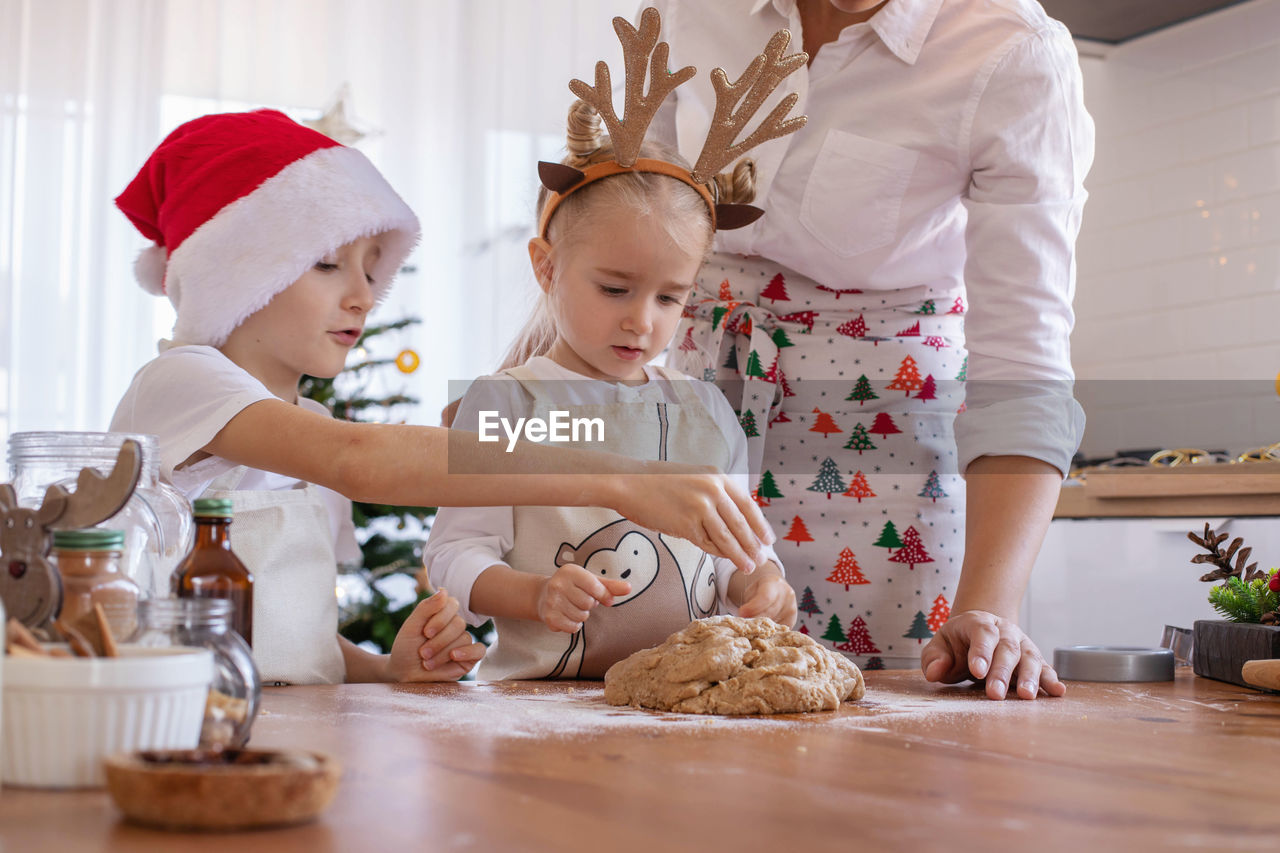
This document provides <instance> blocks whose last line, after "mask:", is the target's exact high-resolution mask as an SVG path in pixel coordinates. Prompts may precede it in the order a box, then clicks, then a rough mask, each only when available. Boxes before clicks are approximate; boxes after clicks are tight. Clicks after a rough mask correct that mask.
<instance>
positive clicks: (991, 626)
mask: <svg viewBox="0 0 1280 853" xmlns="http://www.w3.org/2000/svg"><path fill="white" fill-rule="evenodd" d="M920 669H921V671H922V672H924V677H925V679H926V680H928V681H942V682H945V683H947V684H954V683H955V682H957V681H964V680H965V679H968V678H973V679H980V678H985V679H986V682H987V684H986V687H987V697H988V698H990V699H1003V698H1005V695H1006V693H1007V691H1008V689H1009V685H1010V684H1014V683H1016V684H1017V692H1018V696H1019V697H1020V698H1022V699H1034V698H1036V695H1037V694H1038V692H1039V689H1040V688H1044V692H1045V693H1048V694H1049V695H1050V696H1061V695H1063V694H1064V693H1066V692H1067V687H1066V685H1065V684H1063V683H1062V682H1061V681H1059V680H1058V674H1057V673H1056V672H1054V671H1053V667H1051V666H1049V664H1048V663H1047V662H1046V661H1045V659H1044V658H1043V657H1042V656H1041V654H1040V650H1039V649H1038V648H1036V644H1035V643H1033V642H1031V638H1030V637H1028V636H1027V635H1026V634H1024V633H1023V631H1022V629H1021V628H1019V627H1018V624H1017V623H1016V622H1014V621H1012V620H1010V619H1002V618H1000V617H999V616H996V615H995V614H994V613H987V612H986V611H984V610H964V611H960V612H959V613H952V614H951V618H950V619H948V620H947V621H946V622H945V623H944V624H943V625H942V627H941V628H939V629H938V633H936V634H934V635H933V639H932V640H930V641H929V644H928V645H927V646H925V647H924V651H923V652H921V654H920ZM1015 678H1016V679H1017V680H1016V682H1015V681H1014V679H1015Z"/></svg>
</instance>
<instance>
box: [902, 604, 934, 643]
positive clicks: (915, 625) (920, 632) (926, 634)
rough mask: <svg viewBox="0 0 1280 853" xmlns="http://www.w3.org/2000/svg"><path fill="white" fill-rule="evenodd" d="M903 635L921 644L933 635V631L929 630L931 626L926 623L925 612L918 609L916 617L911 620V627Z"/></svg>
mask: <svg viewBox="0 0 1280 853" xmlns="http://www.w3.org/2000/svg"><path fill="white" fill-rule="evenodd" d="M902 636H904V637H907V638H909V639H912V640H915V641H916V644H917V645H919V643H920V642H922V641H923V640H927V639H929V638H930V637H932V636H933V632H932V631H930V630H929V626H928V625H927V624H925V621H924V613H923V612H922V611H919V610H917V611H916V615H915V618H914V619H913V620H912V621H911V627H910V628H908V629H907V633H905V634H903V635H902Z"/></svg>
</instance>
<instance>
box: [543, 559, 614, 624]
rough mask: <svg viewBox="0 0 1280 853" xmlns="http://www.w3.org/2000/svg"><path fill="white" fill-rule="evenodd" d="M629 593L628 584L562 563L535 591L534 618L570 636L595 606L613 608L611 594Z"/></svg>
mask: <svg viewBox="0 0 1280 853" xmlns="http://www.w3.org/2000/svg"><path fill="white" fill-rule="evenodd" d="M629 592H631V584H629V583H627V582H626V581H620V580H614V579H613V578H598V577H596V576H595V575H593V574H591V572H589V571H587V570H586V569H584V568H582V566H575V565H573V564H572V563H566V564H565V565H563V566H561V567H560V568H559V569H557V570H556V573H555V574H554V575H552V576H551V577H549V578H547V580H546V582H545V583H543V584H542V588H541V589H540V590H539V592H538V618H539V619H541V620H542V621H543V623H544V624H545V625H546V626H547V627H548V628H550V629H551V630H552V631H563V632H564V633H566V634H572V633H574V632H575V631H577V630H578V629H579V628H581V627H582V623H583V622H586V621H587V617H588V616H590V615H591V609H592V608H593V607H595V606H596V605H597V604H603V605H604V606H605V607H611V606H613V597H614V596H615V595H626V594H627V593H629Z"/></svg>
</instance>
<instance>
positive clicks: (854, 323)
mask: <svg viewBox="0 0 1280 853" xmlns="http://www.w3.org/2000/svg"><path fill="white" fill-rule="evenodd" d="M836 331H837V332H839V333H840V334H842V335H848V336H849V337H851V338H861V337H863V336H865V335H866V334H867V321H866V320H864V319H862V315H861V314H859V315H858V316H857V317H854V318H853V319H852V320H847V321H845V322H843V323H841V324H840V325H839V326H836Z"/></svg>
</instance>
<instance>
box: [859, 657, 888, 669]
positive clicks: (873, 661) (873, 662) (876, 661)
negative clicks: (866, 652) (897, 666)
mask: <svg viewBox="0 0 1280 853" xmlns="http://www.w3.org/2000/svg"><path fill="white" fill-rule="evenodd" d="M874 669H884V659H883V658H879V657H872V658H867V665H866V666H864V667H863V670H865V671H867V672H870V671H871V670H874Z"/></svg>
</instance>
